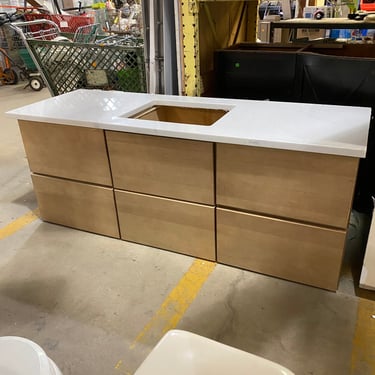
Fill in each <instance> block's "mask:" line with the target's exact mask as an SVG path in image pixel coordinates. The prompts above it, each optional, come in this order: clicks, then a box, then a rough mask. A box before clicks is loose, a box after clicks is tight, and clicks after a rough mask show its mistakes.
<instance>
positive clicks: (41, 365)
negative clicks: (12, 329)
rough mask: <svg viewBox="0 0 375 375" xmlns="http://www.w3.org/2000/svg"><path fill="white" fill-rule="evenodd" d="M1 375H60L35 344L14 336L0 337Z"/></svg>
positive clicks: (53, 364) (54, 365)
mask: <svg viewBox="0 0 375 375" xmlns="http://www.w3.org/2000/svg"><path fill="white" fill-rule="evenodd" d="M0 374H1V375H62V373H61V372H60V370H59V369H58V367H57V366H56V364H55V363H54V362H53V361H52V360H51V359H50V358H48V356H47V354H46V353H45V352H44V350H43V349H42V348H41V347H40V346H39V345H37V344H36V343H35V342H33V341H30V340H28V339H25V338H23V337H16V336H4V337H0Z"/></svg>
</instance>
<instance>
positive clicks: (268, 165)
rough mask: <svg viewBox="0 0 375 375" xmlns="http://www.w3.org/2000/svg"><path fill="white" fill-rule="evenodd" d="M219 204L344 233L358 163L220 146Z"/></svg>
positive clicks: (218, 164) (218, 161) (292, 152)
mask: <svg viewBox="0 0 375 375" xmlns="http://www.w3.org/2000/svg"><path fill="white" fill-rule="evenodd" d="M216 157H217V185H216V191H217V198H216V199H217V204H218V205H220V206H224V207H228V208H231V207H233V208H239V209H241V210H245V211H246V210H248V211H252V212H257V213H260V214H267V215H273V216H278V217H285V218H292V219H297V220H301V221H306V222H311V223H318V224H323V225H329V226H333V227H338V228H346V227H347V223H348V220H349V214H350V209H351V203H352V195H353V190H354V185H355V179H356V174H357V166H358V159H357V158H350V157H343V156H336V155H325V154H316V153H308V152H297V151H286V150H275V149H270V148H258V147H246V146H239V145H228V144H218V145H217V152H216Z"/></svg>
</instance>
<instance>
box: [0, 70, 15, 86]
mask: <svg viewBox="0 0 375 375" xmlns="http://www.w3.org/2000/svg"><path fill="white" fill-rule="evenodd" d="M3 73H4V83H5V84H6V85H15V84H16V83H17V82H18V75H17V73H16V72H15V71H14V70H13V69H10V68H7V69H4V72H3Z"/></svg>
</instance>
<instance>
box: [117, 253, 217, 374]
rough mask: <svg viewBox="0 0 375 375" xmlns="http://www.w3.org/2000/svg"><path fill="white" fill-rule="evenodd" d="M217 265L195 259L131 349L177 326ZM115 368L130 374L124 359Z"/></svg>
mask: <svg viewBox="0 0 375 375" xmlns="http://www.w3.org/2000/svg"><path fill="white" fill-rule="evenodd" d="M215 266H216V263H214V262H210V261H207V260H202V259H195V260H194V262H193V264H192V265H191V266H190V268H189V269H188V271H187V272H186V273H185V274H184V275H183V276H182V278H181V279H180V281H179V282H178V283H177V285H176V286H175V287H174V289H173V290H172V291H171V292H170V293H169V295H168V296H167V298H166V299H165V300H164V302H163V303H162V304H161V306H160V308H159V310H158V311H157V312H156V313H155V315H154V316H153V317H152V318H151V320H150V321H149V322H148V323H147V324H146V325H145V326H144V328H143V329H142V331H141V332H140V333H139V335H138V336H137V337H136V339H135V340H134V342H133V343H132V344H131V345H130V349H134V348H135V346H136V345H137V344H139V343H151V344H153V345H154V344H156V342H157V341H159V339H160V338H161V337H162V336H163V335H164V334H165V333H166V332H167V331H169V330H170V329H173V328H175V327H176V326H177V324H178V322H179V321H180V320H181V318H182V317H183V316H184V314H185V312H186V310H187V309H188V308H189V306H190V305H191V303H192V302H193V301H194V299H195V298H196V296H197V295H198V293H199V291H200V290H201V288H202V286H203V284H204V283H205V282H206V280H207V279H208V277H209V276H210V274H211V272H212V271H213V270H214V269H215ZM121 367H122V368H121ZM115 369H116V370H118V371H121V373H123V374H130V373H129V372H128V371H127V370H126V369H125V368H123V361H122V360H119V361H118V362H117V364H116V366H115Z"/></svg>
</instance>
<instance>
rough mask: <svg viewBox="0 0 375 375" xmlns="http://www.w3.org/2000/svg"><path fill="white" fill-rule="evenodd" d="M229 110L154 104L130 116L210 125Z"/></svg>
mask: <svg viewBox="0 0 375 375" xmlns="http://www.w3.org/2000/svg"><path fill="white" fill-rule="evenodd" d="M227 112H228V111H226V110H224V109H211V108H193V107H178V106H171V105H154V106H152V107H150V108H147V109H145V110H143V111H142V112H139V113H136V114H135V115H133V116H130V118H136V119H142V120H151V121H165V122H176V123H180V124H190V125H205V126H210V125H213V124H214V123H215V122H216V121H217V120H219V119H220V118H221V117H223V116H224V115H225V114H226V113H227Z"/></svg>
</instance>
